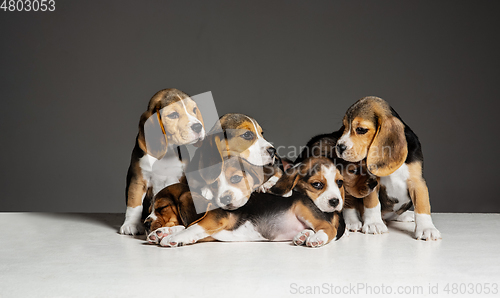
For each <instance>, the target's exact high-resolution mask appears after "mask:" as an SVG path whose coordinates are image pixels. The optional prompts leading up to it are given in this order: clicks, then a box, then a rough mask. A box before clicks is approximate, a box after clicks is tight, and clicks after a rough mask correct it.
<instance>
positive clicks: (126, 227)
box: [120, 220, 145, 235]
mask: <svg viewBox="0 0 500 298" xmlns="http://www.w3.org/2000/svg"><path fill="white" fill-rule="evenodd" d="M144 232H145V229H144V226H143V225H142V223H141V222H132V221H127V220H125V222H124V223H123V225H122V226H121V227H120V234H122V235H141V234H144Z"/></svg>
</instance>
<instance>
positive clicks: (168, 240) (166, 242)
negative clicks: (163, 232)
mask: <svg viewBox="0 0 500 298" xmlns="http://www.w3.org/2000/svg"><path fill="white" fill-rule="evenodd" d="M195 242H196V239H195V237H193V235H192V234H191V233H186V231H182V232H179V233H176V234H173V235H169V236H167V237H165V238H163V239H162V240H161V241H160V245H161V246H168V247H177V246H183V245H187V244H193V243H195Z"/></svg>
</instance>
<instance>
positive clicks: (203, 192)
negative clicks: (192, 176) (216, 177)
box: [201, 187, 214, 201]
mask: <svg viewBox="0 0 500 298" xmlns="http://www.w3.org/2000/svg"><path fill="white" fill-rule="evenodd" d="M201 195H202V196H203V197H204V198H205V199H207V200H209V201H210V200H212V199H213V197H214V194H213V193H212V191H211V190H210V189H209V188H208V187H203V188H202V189H201Z"/></svg>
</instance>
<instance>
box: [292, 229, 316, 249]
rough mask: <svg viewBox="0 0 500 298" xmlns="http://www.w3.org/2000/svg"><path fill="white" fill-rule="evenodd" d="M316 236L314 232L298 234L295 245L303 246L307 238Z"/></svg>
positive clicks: (308, 231)
mask: <svg viewBox="0 0 500 298" xmlns="http://www.w3.org/2000/svg"><path fill="white" fill-rule="evenodd" d="M311 235H314V231H313V230H304V231H302V232H300V233H298V234H297V235H296V236H295V237H293V243H294V244H295V245H302V244H304V243H305V242H306V240H307V238H309V236H311Z"/></svg>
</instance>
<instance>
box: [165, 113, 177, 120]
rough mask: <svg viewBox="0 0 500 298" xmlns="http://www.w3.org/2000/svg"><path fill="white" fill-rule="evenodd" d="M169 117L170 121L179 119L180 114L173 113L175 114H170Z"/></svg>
mask: <svg viewBox="0 0 500 298" xmlns="http://www.w3.org/2000/svg"><path fill="white" fill-rule="evenodd" d="M167 117H168V118H170V119H177V118H179V113H177V112H173V113H170V114H168V115H167Z"/></svg>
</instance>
